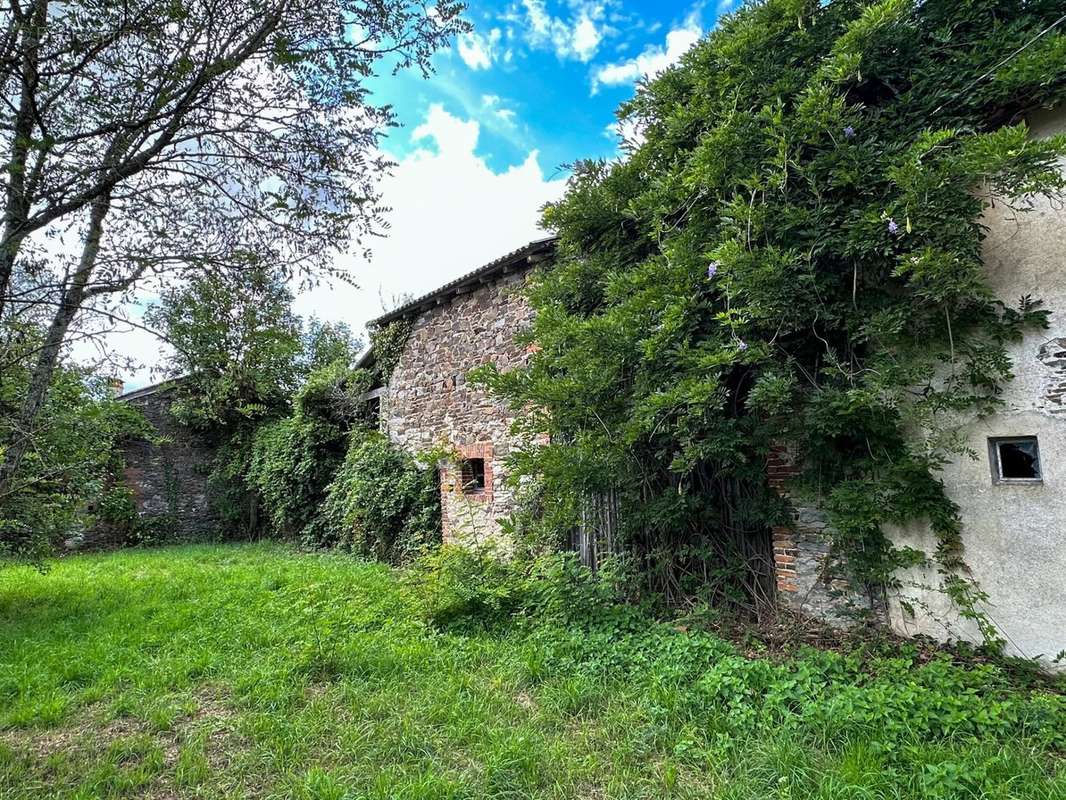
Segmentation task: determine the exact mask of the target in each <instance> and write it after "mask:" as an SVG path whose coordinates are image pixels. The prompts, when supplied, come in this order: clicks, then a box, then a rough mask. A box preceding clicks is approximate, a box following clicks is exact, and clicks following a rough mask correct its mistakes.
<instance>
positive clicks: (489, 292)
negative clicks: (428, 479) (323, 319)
mask: <svg viewBox="0 0 1066 800" xmlns="http://www.w3.org/2000/svg"><path fill="white" fill-rule="evenodd" d="M554 249H555V240H554V238H546V239H540V240H538V241H534V242H531V243H530V244H527V245H526V246H525V247H521V248H519V249H518V250H515V251H514V252H512V253H508V254H507V255H505V256H502V257H501V258H498V259H496V260H495V261H492V262H490V263H488V264H486V265H484V266H482V267H480V268H478V269H476V270H474V271H472V272H469V273H467V274H466V275H463V276H462V277H460V278H457V279H456V280H454V281H452V282H451V283H448V284H445V285H444V286H442V287H440V288H439V289H437V290H435V291H432V292H430V293H429V294H426V295H424V296H422V297H419V298H417V299H415V300H412V301H411V302H409V303H406V304H405V305H403V306H401V307H400V308H397V309H395V310H394V311H390V312H389V313H388V314H385V315H384V316H381V317H378V318H377V319H375V320H373V321H372V322H371V323H370V326H371V327H378V328H380V327H382V326H384V325H387V324H389V323H393V322H407V323H408V324H409V325H410V328H411V332H410V336H409V338H408V339H407V342H406V345H405V346H404V348H403V352H402V354H401V355H400V358H399V361H398V363H397V364H396V367H395V368H394V369H393V371H392V375H391V377H390V379H389V381H388V385H386V386H379V387H376V388H375V389H374V390H372V391H371V392H370V393H369V395H368V399H370V400H371V401H373V402H376V403H379V404H380V415H381V425H382V429H383V431H384V432H385V433H387V434H388V436H389V437H390V438H391V439H392V440H393V441H394V442H396V443H397V444H399V445H400V446H402V447H403V448H404V449H406V450H408V451H409V452H411V453H414V454H417V453H420V452H425V451H427V450H430V449H434V448H437V447H439V446H444V447H446V448H448V449H450V450H452V452H454V453H455V454H457V455H458V457H459V458H458V459H456V460H454V463H453V460H444V461H442V462H441V467H440V479H441V480H440V483H441V511H442V519H443V528H444V539H445V541H471V540H477V541H489V540H493V541H502V540H501V539H499V537H498V534H499V532H500V521H501V520H502V519H504V518H506V517H507V516H508V515H510V514H511V512H512V511H513V510H514V496H513V491H512V489H511V488H510V487H509V486H507V483H506V479H507V466H506V458H507V456H508V454H509V453H510V452H511V449H512V448H513V447H514V446H515V445H516V444H517V439H516V437H515V435H514V434H513V433H512V431H511V425H512V423H513V422H514V421H515V416H514V413H513V412H512V411H511V410H510V409H509V408H508V407H507V406H506V404H504V403H502V402H500V401H498V400H496V399H493V398H491V397H489V396H488V395H487V394H486V393H485V392H484V391H483V390H481V389H478V388H474V387H472V386H470V384H469V383H468V382H467V374H468V373H469V372H470V370H472V369H474V368H475V367H478V366H481V365H482V364H485V363H488V362H492V363H495V364H496V365H497V367H499V368H500V369H501V370H507V369H511V368H514V367H517V366H520V365H521V364H523V363H524V362H525V359H526V357H527V356H528V352H527V350H526V349H525V348H523V347H522V346H520V345H519V344H517V343H516V341H515V339H516V336H517V335H518V334H519V332H520V331H521V330H522V329H523V328H524V327H526V326H527V325H528V324H529V323H530V321H531V319H532V315H533V311H532V309H531V308H530V306H529V304H528V303H527V302H526V300H525V298H524V297H523V296H522V294H521V291H520V290H521V288H522V286H523V284H524V282H525V280H526V278H527V276H528V275H529V271H530V270H531V269H532V268H533V267H536V266H538V265H543V264H544V263H546V262H547V261H548V260H549V259H550V258H551V257H552V253H553V252H554ZM375 358H376V354H375V353H374V351H373V350H370V351H369V352H368V353H367V354H366V355H364V356H363V358H362V360H361V362H360V365H361V366H369V365H370V364H372V363H373V361H374V359H375Z"/></svg>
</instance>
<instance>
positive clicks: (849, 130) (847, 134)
mask: <svg viewBox="0 0 1066 800" xmlns="http://www.w3.org/2000/svg"><path fill="white" fill-rule="evenodd" d="M854 136H855V129H854V128H853V127H851V126H850V125H848V127H846V128H844V138H845V139H851V138H852V137H854Z"/></svg>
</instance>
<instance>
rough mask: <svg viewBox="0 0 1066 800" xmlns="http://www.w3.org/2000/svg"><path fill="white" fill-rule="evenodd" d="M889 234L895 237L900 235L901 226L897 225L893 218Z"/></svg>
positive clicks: (890, 221)
mask: <svg viewBox="0 0 1066 800" xmlns="http://www.w3.org/2000/svg"><path fill="white" fill-rule="evenodd" d="M888 232H889V233H891V234H892V235H893V236H895V235H896V234H897V233H899V225H897V224H896V221H895V220H894V219H892V218H889V220H888Z"/></svg>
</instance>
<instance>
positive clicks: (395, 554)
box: [305, 430, 440, 563]
mask: <svg viewBox="0 0 1066 800" xmlns="http://www.w3.org/2000/svg"><path fill="white" fill-rule="evenodd" d="M305 539H306V540H307V541H309V542H310V543H312V544H316V545H319V546H331V545H336V546H340V547H342V548H344V549H346V550H349V551H352V552H355V553H359V554H361V555H365V556H368V557H371V558H377V559H380V560H382V561H388V562H392V563H399V562H403V561H407V560H409V559H411V558H413V557H415V556H417V555H419V554H420V553H422V552H424V551H425V550H426V549H427V548H429V547H430V546H432V545H433V544H435V543H436V542H438V541H439V539H440V490H439V487H438V485H437V477H436V470H434V469H430V468H427V467H425V466H423V465H420V464H418V463H416V461H415V460H414V459H413V458H412V457H411V456H410V455H408V454H407V453H405V452H404V451H403V450H401V449H400V448H398V447H397V446H395V445H393V444H392V443H391V442H389V440H388V439H387V438H386V437H385V436H383V435H381V434H379V433H377V432H370V431H362V430H357V431H356V432H355V433H354V434H353V435H352V439H351V442H350V444H349V446H348V452H347V455H346V456H345V458H344V463H343V464H341V466H340V468H339V469H338V470H336V473H335V475H334V476H333V480H332V482H331V483H330V484H329V486H328V488H327V489H326V499H325V502H324V503H323V505H322V509H321V513H320V515H319V517H318V519H317V520H316V522H315V524H314V525H313V526H312V527H311V528H310V529H308V530H307V531H305Z"/></svg>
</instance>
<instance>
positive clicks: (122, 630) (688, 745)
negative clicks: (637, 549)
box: [0, 544, 1066, 800]
mask: <svg viewBox="0 0 1066 800" xmlns="http://www.w3.org/2000/svg"><path fill="white" fill-rule="evenodd" d="M546 569H548V568H547V567H546ZM550 569H551V570H556V569H557V570H560V571H562V570H570V569H571V567H570V566H567V565H565V563H563V562H555V565H554V566H552V567H550ZM399 578H400V576H399V575H398V574H397V573H396V572H395V571H393V570H389V569H387V568H385V567H384V566H383V565H381V564H375V563H367V562H363V561H358V560H355V559H351V558H347V557H344V556H340V555H337V554H335V553H313V554H309V553H294V552H291V551H289V550H287V549H285V548H283V547H281V546H278V545H276V544H254V545H248V544H244V545H240V546H235V545H225V546H204V545H200V546H195V547H189V546H186V547H169V548H165V549H155V550H147V549H145V550H125V551H117V552H113V553H108V554H95V555H90V556H75V557H72V558H66V559H62V560H61V561H59V562H58V563H57V564H56V565H55V567H54V569H53V570H52V571H51V572H50V573H49V574H47V575H39V574H34V573H32V572H30V571H28V570H25V569H20V570H4V571H0V697H2V698H3V702H2V703H0V728H3V730H4V732H5V733H4V739H3V742H2V743H0V786H2V787H3V794H4V797H5V800H37V798H40V797H41V796H42V794H45V795H51V796H55V797H71V798H74V797H94V798H95V797H140V796H146V795H159V794H171V795H176V796H181V797H225V796H226V795H233V794H234V793H236V794H241V793H242V792H243V791H244V790H245V788H247V789H248V790H249V791H250V792H251V793H252V794H255V793H257V792H258V791H259V789H260V788H261V787H269V789H267V790H266V792H267V793H269V794H271V795H273V796H278V797H294V798H301V797H336V796H342V797H349V798H468V799H469V800H490V799H491V800H514V798H516V797H518V796H521V797H523V798H528V799H529V800H561V798H587V797H597V798H603V799H604V800H635V799H636V798H686V800H699V799H701V798H707V799H708V800H710V798H714V799H715V800H756V799H758V800H765V798H774V799H775V800H784V799H785V798H796V799H797V800H798V798H818V799H819V800H830V798H832V799H834V800H836V799H840V800H843V799H844V798H847V799H848V800H852V798H870V799H871V800H882V799H886V800H887V798H892V800H960V798H990V799H991V798H997V799H1000V798H1001V799H1002V800H1006V799H1007V798H1010V800H1057V799H1058V798H1061V797H1063V796H1064V790H1066V771H1064V768H1063V767H1064V765H1063V763H1062V752H1063V747H1064V746H1066V706H1064V699H1063V695H1062V693H1061V690H1062V684H1061V682H1059V683H1058V684H1055V683H1052V682H1050V681H1048V680H1047V679H1044V680H1034V679H1026V680H1025V681H1024V682H1022V681H1019V680H1018V679H1017V678H1016V677H1015V676H1013V675H1012V674H1011V673H1010V672H1009V671H1008V670H1007V669H1006V668H1005V666H1003V665H999V664H984V665H976V666H966V665H965V664H962V663H951V662H950V661H948V659H947V658H946V657H936V658H933V659H932V660H930V658H929V653H928V651H925V650H922V649H920V648H919V647H918V646H917V645H915V644H914V643H900V642H886V643H883V644H879V643H876V642H875V643H867V644H865V645H862V646H854V647H849V648H847V649H845V650H844V651H843V652H839V653H824V652H818V651H813V650H805V649H801V650H798V651H795V652H790V653H774V654H772V655H770V656H769V657H745V656H744V655H742V652H741V650H740V649H739V648H737V647H735V646H734V645H732V644H730V643H729V642H726V641H723V640H722V639H720V638H718V637H717V636H715V635H714V634H712V633H709V632H706V631H702V630H699V629H695V628H693V627H692V626H691V624H689V630H683V629H682V628H683V626H681V625H677V624H669V623H661V622H657V621H656V620H654V619H652V618H650V617H648V616H646V615H643V614H641V613H639V612H637V611H635V610H632V609H630V611H629V612H628V616H625V617H618V616H615V614H614V612H613V611H608V612H606V613H603V612H601V611H599V610H597V611H594V612H593V613H590V614H588V615H587V616H586V617H585V618H583V619H578V620H575V621H574V622H573V623H572V624H571V623H568V622H565V621H563V620H562V618H559V617H554V615H553V614H552V615H549V617H545V618H544V619H534V618H533V617H531V616H530V617H516V618H513V619H515V620H516V621H517V622H518V623H520V624H500V625H494V626H492V628H491V630H478V629H477V628H478V626H477V625H475V624H471V625H469V626H468V627H467V629H466V630H465V631H462V630H461V628H462V625H461V623H458V622H457V623H456V624H455V625H452V626H451V627H450V628H449V630H448V631H447V632H443V633H442V632H441V631H440V630H437V629H436V628H434V627H430V626H427V625H426V624H425V622H424V621H423V617H424V612H423V610H422V609H421V607H420V603H421V598H420V596H419V595H418V594H417V592H414V591H412V590H411V587H410V586H407V585H404V583H403V582H402V581H401V580H399ZM582 582H583V579H582V578H580V577H577V576H575V577H574V580H573V581H571V580H566V581H563V586H564V589H563V590H561V591H560V593H559V595H558V597H559V603H558V607H559V608H565V606H566V605H567V604H568V603H569V602H570V601H569V600H568V599H567V598H572V599H573V600H574V601H575V602H584V598H585V597H587V595H586V594H585V593H584V591H583V590H581V589H580V586H581V584H582ZM573 587H577V588H576V589H575V588H573ZM545 591H547V589H545ZM551 591H554V589H553V590H551ZM574 592H577V594H574ZM592 605H595V604H594V603H593V604H592ZM553 607H555V605H554V601H553ZM758 649H759V648H758V644H757V643H751V642H749V643H747V644H746V645H745V647H744V648H743V652H745V653H748V654H750V653H751V652H753V651H755V652H757V651H758ZM43 742H47V744H48V746H47V747H42V743H43ZM220 764H224V765H225V768H224V769H219V768H218V765H220ZM242 787H243V788H242Z"/></svg>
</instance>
